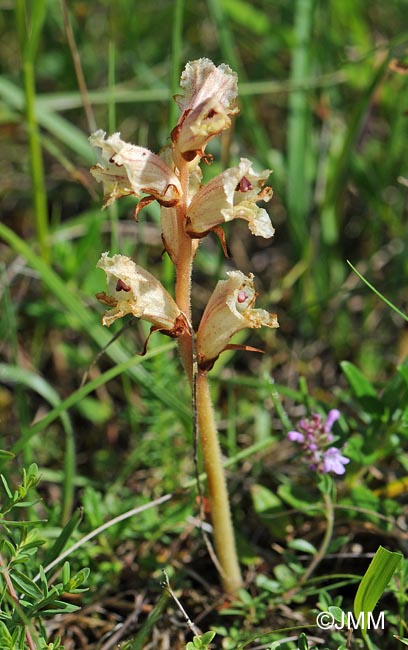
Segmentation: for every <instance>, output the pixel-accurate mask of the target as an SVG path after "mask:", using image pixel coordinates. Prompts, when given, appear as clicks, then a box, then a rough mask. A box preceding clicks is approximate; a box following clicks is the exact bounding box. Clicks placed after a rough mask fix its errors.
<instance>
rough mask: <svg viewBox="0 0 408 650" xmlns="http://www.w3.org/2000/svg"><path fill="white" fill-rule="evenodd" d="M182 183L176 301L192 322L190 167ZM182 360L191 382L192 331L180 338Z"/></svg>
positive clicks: (183, 170)
mask: <svg viewBox="0 0 408 650" xmlns="http://www.w3.org/2000/svg"><path fill="white" fill-rule="evenodd" d="M180 184H181V187H182V200H181V202H180V205H179V206H178V207H177V219H178V238H179V249H178V254H177V264H176V302H177V305H178V306H179V308H180V309H181V311H182V312H183V313H184V314H185V315H186V316H187V319H188V322H189V323H191V272H192V265H193V243H192V240H191V238H190V237H189V236H188V235H186V233H185V231H184V222H185V218H186V210H187V202H186V197H187V192H188V169H187V166H183V168H182V169H180ZM178 345H179V350H180V356H181V360H182V362H183V365H184V368H185V370H186V372H187V375H188V378H189V380H190V384H191V385H192V381H193V352H192V340H191V333H188V334H187V333H186V334H184V335H183V336H180V338H179V339H178Z"/></svg>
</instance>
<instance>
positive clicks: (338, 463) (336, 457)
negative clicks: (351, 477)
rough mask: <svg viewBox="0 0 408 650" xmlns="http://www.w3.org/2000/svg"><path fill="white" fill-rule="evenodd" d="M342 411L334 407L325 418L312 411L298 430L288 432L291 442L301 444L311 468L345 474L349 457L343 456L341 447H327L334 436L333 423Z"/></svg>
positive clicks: (301, 422)
mask: <svg viewBox="0 0 408 650" xmlns="http://www.w3.org/2000/svg"><path fill="white" fill-rule="evenodd" d="M339 417H340V411H338V410H337V409H332V410H331V411H329V413H328V414H327V417H326V419H325V420H323V419H322V416H321V415H319V414H318V413H312V415H311V416H310V418H303V419H302V420H300V421H299V423H298V429H299V430H298V431H289V433H288V434H287V437H288V439H289V440H290V441H291V442H297V443H299V444H300V445H301V447H302V451H303V452H304V455H305V460H306V461H307V463H308V465H309V468H310V469H313V470H316V471H317V472H321V473H326V474H327V473H329V472H332V473H333V474H339V475H340V474H344V472H345V471H346V470H345V467H344V465H347V463H349V462H350V460H349V458H346V456H343V455H342V453H341V451H340V449H338V448H337V447H330V448H329V449H325V447H327V446H328V445H329V444H330V443H331V442H333V440H334V437H333V434H332V433H331V428H332V426H333V424H334V423H335V422H336V421H337V420H338V419H339Z"/></svg>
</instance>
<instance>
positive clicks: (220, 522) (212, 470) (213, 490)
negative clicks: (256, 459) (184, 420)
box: [196, 371, 242, 594]
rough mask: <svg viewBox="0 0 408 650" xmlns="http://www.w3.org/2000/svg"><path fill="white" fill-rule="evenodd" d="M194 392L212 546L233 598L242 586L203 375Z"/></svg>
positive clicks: (216, 434)
mask: <svg viewBox="0 0 408 650" xmlns="http://www.w3.org/2000/svg"><path fill="white" fill-rule="evenodd" d="M196 390H197V413H198V428H199V436H200V444H201V450H202V454H203V460H204V466H205V471H206V474H207V481H208V492H209V498H210V505H211V517H212V523H213V529H214V545H215V550H216V553H217V558H218V561H219V563H220V567H221V569H222V575H221V579H222V584H223V587H224V589H225V591H226V592H227V593H229V594H236V592H237V591H238V589H239V588H240V587H241V586H242V577H241V571H240V568H239V564H238V556H237V551H236V547H235V536H234V530H233V527H232V520H231V511H230V505H229V498H228V492H227V485H226V481H225V474H224V468H223V466H222V459H221V449H220V445H219V441H218V433H217V428H216V425H215V417H214V409H213V405H212V402H211V396H210V387H209V384H208V378H207V374H206V373H203V372H200V371H199V372H198V375H197V388H196Z"/></svg>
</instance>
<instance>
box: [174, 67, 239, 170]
mask: <svg viewBox="0 0 408 650" xmlns="http://www.w3.org/2000/svg"><path fill="white" fill-rule="evenodd" d="M180 86H181V89H182V94H180V95H176V97H175V100H176V102H177V104H178V105H179V107H180V110H181V116H180V119H179V121H178V123H177V125H176V126H175V128H174V129H173V131H172V133H171V139H172V142H173V147H174V152H175V160H176V164H177V158H178V156H181V158H182V159H183V160H184V161H192V160H194V158H195V157H196V156H197V155H198V156H200V157H202V156H203V155H204V148H205V146H206V144H207V142H208V141H209V140H210V139H211V138H212V137H213V136H215V135H218V134H219V133H221V132H222V131H224V130H225V129H228V128H229V127H230V125H231V119H230V116H231V115H234V114H235V113H237V112H238V109H237V108H236V107H235V106H234V104H235V99H236V96H237V93H238V79H237V75H236V73H235V72H233V71H232V70H231V68H230V67H229V66H228V65H226V64H221V65H219V66H218V67H216V66H215V65H214V63H213V62H212V61H210V60H209V59H205V58H203V59H198V60H197V61H191V62H189V63H187V65H186V67H185V69H184V71H183V73H182V75H181V80H180Z"/></svg>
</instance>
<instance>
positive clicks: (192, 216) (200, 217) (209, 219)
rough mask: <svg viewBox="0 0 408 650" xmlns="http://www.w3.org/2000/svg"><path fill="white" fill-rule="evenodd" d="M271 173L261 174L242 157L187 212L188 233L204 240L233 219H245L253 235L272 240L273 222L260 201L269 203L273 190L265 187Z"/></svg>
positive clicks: (201, 190)
mask: <svg viewBox="0 0 408 650" xmlns="http://www.w3.org/2000/svg"><path fill="white" fill-rule="evenodd" d="M271 173H272V172H271V170H269V169H264V170H263V171H262V172H261V173H260V174H257V173H255V172H254V170H253V169H252V163H251V162H250V161H249V160H247V159H246V158H241V162H240V163H239V165H238V166H237V167H232V168H231V169H226V170H225V171H224V172H222V173H221V174H219V175H218V176H216V177H215V178H213V180H211V181H210V182H209V183H207V185H204V186H203V187H202V188H201V189H200V191H199V192H197V194H196V195H195V196H194V198H193V200H192V201H191V203H190V205H189V206H188V209H187V223H186V232H187V233H188V234H189V235H190V236H191V237H203V236H204V235H206V234H207V233H208V232H210V230H213V229H214V228H215V227H216V226H218V225H219V224H221V223H223V222H226V221H231V220H232V219H245V220H246V221H247V222H248V228H249V230H250V231H251V233H252V234H253V235H259V236H261V237H272V235H273V233H274V232H275V230H274V228H273V227H272V224H271V220H270V218H269V216H268V213H267V212H266V210H265V209H264V208H260V207H258V206H257V205H256V202H257V201H261V200H262V201H269V200H270V198H271V197H272V189H271V188H270V187H265V188H264V189H262V188H263V186H264V185H265V183H266V180H267V178H268V176H269V175H270V174H271Z"/></svg>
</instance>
